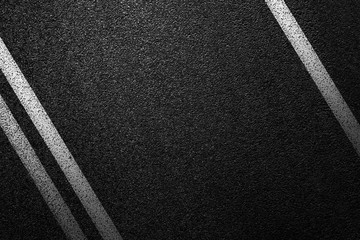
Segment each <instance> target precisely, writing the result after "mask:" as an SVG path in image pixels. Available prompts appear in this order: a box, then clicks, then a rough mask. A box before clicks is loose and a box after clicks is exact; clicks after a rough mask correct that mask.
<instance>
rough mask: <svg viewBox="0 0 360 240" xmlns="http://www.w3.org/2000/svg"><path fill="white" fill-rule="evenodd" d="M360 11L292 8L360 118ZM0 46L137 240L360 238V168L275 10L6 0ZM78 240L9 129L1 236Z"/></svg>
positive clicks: (46, 158) (301, 4) (325, 4)
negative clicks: (68, 235)
mask: <svg viewBox="0 0 360 240" xmlns="http://www.w3.org/2000/svg"><path fill="white" fill-rule="evenodd" d="M357 2H358V1H355V0H353V1H350V0H348V1H345V0H344V1H324V0H323V1H315V0H312V1H305V0H304V1H295V0H286V3H287V5H288V6H289V8H290V10H291V11H292V13H293V14H294V16H295V18H296V19H297V21H298V23H299V24H300V26H301V28H302V29H303V31H304V32H305V34H306V36H307V37H308V39H309V41H310V42H311V44H312V45H313V47H314V49H315V51H316V52H317V54H318V55H319V57H320V59H321V61H322V62H323V64H324V65H325V68H326V69H327V70H328V72H329V74H330V75H331V77H332V78H333V80H334V82H335V84H336V85H337V87H338V89H339V90H340V92H341V94H342V95H343V97H344V99H345V101H346V102H347V103H348V105H349V107H350V109H351V110H352V111H353V113H354V115H355V117H356V118H357V120H358V121H360V101H359V99H360V57H359V56H360V51H359V47H360V46H359V42H360V29H359V26H360V16H359V12H360V3H359V2H358V3H357ZM0 37H1V38H2V39H3V40H4V42H5V44H6V45H7V47H8V48H9V50H10V52H11V54H12V56H13V57H14V59H15V61H16V62H17V64H18V65H19V67H20V69H21V70H22V72H23V73H24V75H25V77H26V78H27V80H28V82H29V83H30V85H31V87H32V88H33V90H34V92H35V93H36V95H37V96H38V98H39V100H40V102H41V103H42V104H43V106H44V108H45V110H46V111H47V113H48V114H49V116H50V118H51V119H52V121H53V123H54V125H55V126H56V128H57V129H58V131H59V133H60V135H61V136H62V138H63V139H64V141H65V143H66V144H67V146H68V148H69V149H70V151H71V153H72V154H73V155H74V157H75V159H76V161H77V163H78V164H79V166H80V168H81V169H82V171H83V172H84V175H85V177H86V178H87V179H88V181H89V183H90V185H91V186H92V187H93V189H94V191H95V193H96V194H97V196H98V198H99V199H100V201H101V203H102V204H103V206H104V207H105V209H106V211H107V212H108V213H109V215H110V217H111V219H112V220H113V221H114V223H115V225H116V227H117V228H118V230H119V232H120V234H121V235H122V237H123V238H124V239H125V240H131V239H145V240H147V239H149V240H150V239H157V240H160V239H199V240H201V239H356V238H360V230H359V229H360V226H359V225H360V224H359V223H360V207H359V206H360V159H359V157H358V156H357V155H356V152H355V150H354V149H353V147H352V145H351V143H350V142H349V141H348V139H347V138H346V135H345V134H344V131H343V130H342V129H341V127H340V125H339V124H338V122H337V121H336V119H335V118H334V116H333V115H332V113H331V110H330V109H329V108H328V106H327V105H326V102H325V101H324V100H323V98H322V96H321V94H320V93H319V91H318V90H317V88H316V85H315V84H314V82H313V80H312V79H311V77H310V75H309V74H308V73H307V71H306V69H305V68H304V66H303V65H302V63H301V61H300V59H299V57H298V56H297V55H296V53H295V51H294V50H293V49H292V47H291V45H290V43H289V42H288V40H287V39H286V37H285V35H284V34H283V32H282V30H281V28H280V27H279V25H278V23H277V22H276V20H275V18H274V17H273V15H272V14H271V12H270V10H269V9H268V8H267V6H266V4H265V2H264V1H260V0H257V1H250V0H248V1H230V0H229V1H215V0H214V1H210V0H208V1H160V0H159V1H155V0H154V1H151V0H148V1H145V0H143V1H141V0H132V1H130V0H123V1H110V0H109V1H45V0H42V1H1V3H0ZM0 94H1V95H2V96H3V97H4V98H5V100H6V102H7V104H8V105H9V107H10V109H11V110H12V112H13V114H14V116H15V117H16V119H17V121H18V122H19V124H20V125H21V127H22V129H23V131H24V132H25V134H26V136H27V137H28V138H29V141H30V143H31V144H32V145H33V147H34V148H35V150H36V152H37V154H38V156H39V157H40V160H41V162H42V163H43V165H44V166H45V168H46V170H47V172H48V173H49V175H50V176H51V178H52V180H53V181H54V182H55V185H56V186H57V187H58V189H59V191H60V192H61V194H62V195H63V196H64V199H65V201H66V203H67V204H68V205H69V206H70V208H71V210H72V211H73V214H74V216H75V218H76V219H77V220H78V221H79V224H80V225H81V227H82V228H83V229H84V232H85V233H86V235H87V236H88V237H89V239H98V238H100V235H99V233H98V232H97V230H96V228H95V227H94V225H93V223H92V222H91V219H90V218H89V216H87V214H86V212H85V210H84V209H83V207H82V206H81V204H80V202H79V200H78V199H77V198H76V197H75V194H74V193H73V192H72V190H71V187H70V185H69V184H68V183H67V182H66V179H65V177H64V175H63V173H62V172H61V170H60V168H59V167H58V166H57V164H56V162H55V159H54V158H53V157H52V155H51V153H50V152H49V150H48V149H47V147H46V146H45V144H44V142H43V140H42V139H41V137H40V136H39V134H38V133H37V132H36V129H35V127H34V126H33V125H32V123H31V121H30V119H29V118H28V116H27V115H26V112H25V110H24V109H23V108H22V107H21V105H20V103H19V101H18V100H17V98H16V96H15V94H14V93H13V91H12V89H11V87H10V86H9V85H8V83H7V82H6V79H5V77H4V76H3V75H2V74H1V75H0ZM63 238H65V235H64V234H63V232H62V230H61V229H60V227H59V226H58V225H57V222H56V220H55V219H54V217H53V215H52V214H51V212H50V210H48V207H47V205H46V203H45V202H44V200H43V199H42V197H41V195H40V193H39V192H38V190H37V189H36V186H35V184H34V183H33V182H32V180H31V178H30V177H29V175H28V173H27V172H26V169H25V168H24V167H23V165H22V164H21V161H20V159H19V158H18V156H17V155H16V153H15V151H14V150H13V148H12V147H11V145H10V143H9V142H8V140H7V138H6V136H5V134H4V133H3V132H2V131H0V239H63Z"/></svg>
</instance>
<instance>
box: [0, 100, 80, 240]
mask: <svg viewBox="0 0 360 240" xmlns="http://www.w3.org/2000/svg"><path fill="white" fill-rule="evenodd" d="M0 126H1V128H2V129H3V130H4V132H5V135H6V136H7V137H8V139H9V141H10V143H11V145H12V146H13V148H14V149H15V151H16V153H17V154H18V155H19V157H20V159H21V162H22V163H23V165H24V166H25V168H26V169H27V170H28V172H29V174H30V176H31V177H32V179H33V180H34V182H35V184H36V187H37V188H38V189H39V191H40V193H41V195H42V196H43V198H44V199H45V201H46V203H47V205H48V206H49V208H50V210H51V212H52V213H53V214H54V216H55V218H56V220H57V221H58V223H59V225H60V226H61V228H62V230H63V231H64V233H65V234H66V236H67V237H68V238H69V239H74V240H77V239H86V237H85V235H84V233H83V232H82V231H81V229H80V227H79V225H78V223H77V222H76V220H75V218H74V216H73V215H72V213H71V211H70V209H69V208H68V206H67V205H66V203H65V202H64V200H63V198H62V197H61V195H60V193H59V191H58V190H57V189H56V187H55V185H54V183H53V182H52V180H51V179H50V177H49V175H48V174H47V173H46V171H45V169H44V167H43V166H42V164H41V162H40V161H39V158H38V157H37V155H36V153H35V151H34V149H33V148H32V147H31V145H30V143H29V141H28V140H27V138H26V136H25V135H24V133H23V131H22V130H21V128H20V126H19V124H18V123H17V122H16V120H15V118H14V116H13V115H12V113H11V112H10V109H9V108H8V106H7V105H6V103H5V101H4V99H3V98H2V97H1V95H0Z"/></svg>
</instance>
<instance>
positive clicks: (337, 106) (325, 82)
mask: <svg viewBox="0 0 360 240" xmlns="http://www.w3.org/2000/svg"><path fill="white" fill-rule="evenodd" d="M265 1H266V3H267V5H268V7H269V9H270V10H271V12H272V14H273V15H274V17H275V18H276V20H277V22H278V23H279V25H280V26H281V28H282V30H283V31H284V33H285V35H286V37H287V38H288V39H289V41H290V43H291V45H292V46H293V48H294V49H295V51H296V53H297V54H298V55H299V57H300V59H301V61H302V62H303V64H304V65H305V67H306V69H307V71H308V72H309V73H310V75H311V77H312V79H313V81H314V82H315V84H316V86H317V87H318V89H319V91H320V92H321V94H322V96H323V97H324V99H325V101H326V102H327V104H328V106H329V107H330V109H331V111H332V112H333V114H334V115H335V117H336V119H337V120H338V122H339V123H340V125H341V127H342V128H343V130H344V132H345V134H346V135H347V137H348V139H349V140H350V142H351V143H352V145H353V147H354V148H355V150H356V152H357V154H358V155H359V157H360V125H359V123H358V122H357V120H356V118H355V117H354V115H353V113H352V112H351V110H350V108H349V106H348V105H347V104H346V102H345V100H344V99H343V97H342V96H341V94H340V92H339V90H338V89H337V88H336V86H335V84H334V82H333V80H332V79H331V77H330V75H329V74H328V72H327V71H326V69H325V67H324V65H323V64H322V63H321V61H320V59H319V57H318V56H317V54H316V53H315V51H314V49H313V48H312V46H311V44H310V42H309V41H308V39H307V38H306V36H305V34H304V32H303V31H302V30H301V28H300V26H299V24H298V23H297V21H296V19H295V18H294V16H293V15H292V14H291V12H290V10H289V8H288V7H287V6H286V4H285V2H284V1H283V0H265Z"/></svg>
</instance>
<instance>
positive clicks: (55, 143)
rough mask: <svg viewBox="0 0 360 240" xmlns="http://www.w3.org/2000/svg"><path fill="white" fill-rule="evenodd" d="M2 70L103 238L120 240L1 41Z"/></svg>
mask: <svg viewBox="0 0 360 240" xmlns="http://www.w3.org/2000/svg"><path fill="white" fill-rule="evenodd" d="M0 68H1V70H2V71H3V73H4V75H5V77H6V79H7V81H8V82H9V84H10V85H11V87H12V89H13V90H14V92H15V94H16V96H17V97H18V98H19V100H20V102H21V104H22V105H23V107H24V108H25V110H26V112H27V114H28V115H29V117H30V119H31V120H32V122H33V123H34V125H35V127H36V129H37V130H38V131H39V133H40V135H41V137H42V138H43V139H44V141H45V143H46V145H47V147H48V148H49V149H50V151H51V153H52V154H53V156H54V158H55V160H56V161H57V163H58V164H59V166H60V168H61V170H62V171H63V172H64V174H65V176H66V178H67V180H68V181H69V183H70V185H71V186H72V188H73V190H74V191H75V194H76V195H77V197H78V198H79V199H80V201H81V203H82V204H83V205H84V207H85V210H86V211H87V213H88V214H89V216H90V217H91V219H92V221H93V222H94V224H95V226H96V228H97V229H98V231H99V233H100V235H101V236H102V238H103V239H105V240H115V239H116V240H121V239H122V238H121V236H120V234H119V232H118V230H117V229H116V227H115V225H114V223H113V222H112V220H111V219H110V217H109V215H108V214H107V212H106V211H105V209H104V207H103V206H102V204H101V202H100V201H99V199H98V198H97V196H96V194H95V193H94V191H93V189H92V188H91V186H90V184H89V182H88V181H87V179H86V178H85V176H84V174H83V173H82V171H81V170H80V168H79V166H78V164H77V163H76V161H75V159H74V157H73V156H72V154H71V153H70V151H69V149H68V148H67V146H66V144H65V142H64V141H63V139H62V138H61V136H60V134H59V133H58V131H57V130H56V128H55V126H54V124H53V123H52V121H51V120H50V118H49V116H48V115H47V113H46V112H45V110H44V108H43V106H42V105H41V103H40V101H39V99H38V98H37V97H36V95H35V93H34V91H33V90H32V89H31V87H30V85H29V83H28V81H27V80H26V79H25V76H24V75H23V73H22V72H21V70H20V69H19V67H18V66H17V64H16V62H15V60H14V59H13V58H12V56H11V54H10V52H9V50H8V49H7V47H6V46H5V43H4V42H3V40H2V39H1V38H0Z"/></svg>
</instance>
